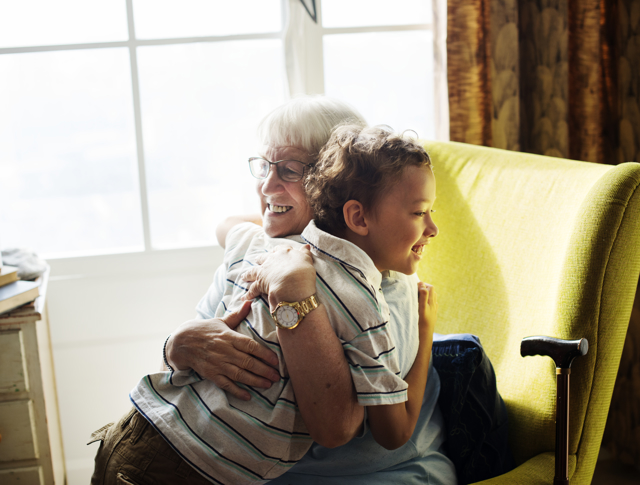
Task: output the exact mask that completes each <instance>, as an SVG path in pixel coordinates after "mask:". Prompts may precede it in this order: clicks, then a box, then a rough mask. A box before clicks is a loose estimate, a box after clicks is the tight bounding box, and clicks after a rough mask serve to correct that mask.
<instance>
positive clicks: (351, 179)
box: [304, 125, 431, 235]
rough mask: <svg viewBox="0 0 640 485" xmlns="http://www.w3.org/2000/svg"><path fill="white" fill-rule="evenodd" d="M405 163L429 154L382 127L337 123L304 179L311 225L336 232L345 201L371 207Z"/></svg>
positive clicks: (422, 161)
mask: <svg viewBox="0 0 640 485" xmlns="http://www.w3.org/2000/svg"><path fill="white" fill-rule="evenodd" d="M408 166H418V167H422V166H424V167H430V166H431V159H430V158H429V155H428V154H427V152H426V151H425V149H424V147H423V146H422V145H420V144H419V143H417V142H416V141H414V140H411V139H409V138H407V137H404V136H403V135H402V134H398V133H394V132H392V131H391V130H390V129H389V128H388V127H384V126H374V127H371V128H363V127H362V126H356V125H342V126H338V127H337V128H336V129H335V130H334V131H333V133H332V135H331V138H330V139H329V141H328V142H327V144H326V145H325V146H324V148H323V149H322V151H321V152H320V160H319V161H318V163H317V164H315V165H314V167H313V169H312V170H311V171H310V172H309V173H308V174H307V176H306V178H305V182H304V184H305V192H306V194H307V199H308V201H309V205H310V206H311V208H312V210H313V212H314V214H315V215H314V219H315V221H316V225H317V226H318V227H319V228H320V229H322V230H323V231H326V232H328V233H331V234H334V235H338V234H339V233H341V232H342V231H343V230H344V229H346V227H347V225H346V223H345V220H344V215H343V212H342V208H343V206H344V204H345V203H346V202H347V201H349V200H357V201H358V202H360V203H361V204H362V205H363V206H364V208H365V210H367V211H368V210H371V209H374V208H375V206H376V203H377V202H378V199H379V198H380V196H381V195H382V194H383V193H384V192H385V191H386V190H388V189H389V188H391V187H392V186H393V185H394V184H396V183H397V182H398V181H399V180H400V177H401V176H402V173H403V170H404V168H405V167H408Z"/></svg>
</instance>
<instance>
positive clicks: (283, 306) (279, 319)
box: [271, 295, 318, 330]
mask: <svg viewBox="0 0 640 485" xmlns="http://www.w3.org/2000/svg"><path fill="white" fill-rule="evenodd" d="M316 308H318V300H316V295H311V296H310V297H309V298H305V299H304V300H302V301H296V302H293V303H290V302H288V301H281V302H280V303H278V306H276V309H275V310H273V312H271V316H272V317H273V319H274V320H275V321H276V325H277V326H278V327H280V328H286V329H287V330H291V329H294V328H296V327H297V326H298V324H299V323H300V322H301V321H302V319H303V318H304V317H306V316H307V315H308V314H309V313H311V312H312V311H313V310H315V309H316Z"/></svg>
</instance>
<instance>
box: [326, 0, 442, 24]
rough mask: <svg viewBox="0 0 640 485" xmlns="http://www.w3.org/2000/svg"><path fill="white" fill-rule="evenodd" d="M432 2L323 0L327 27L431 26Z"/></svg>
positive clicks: (423, 0)
mask: <svg viewBox="0 0 640 485" xmlns="http://www.w3.org/2000/svg"><path fill="white" fill-rule="evenodd" d="M431 19H432V7H431V0H393V2H390V1H389V0H322V25H323V26H324V27H365V26H371V25H410V24H428V23H431Z"/></svg>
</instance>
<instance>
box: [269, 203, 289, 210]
mask: <svg viewBox="0 0 640 485" xmlns="http://www.w3.org/2000/svg"><path fill="white" fill-rule="evenodd" d="M289 209H291V206H289V205H271V204H269V210H270V211H271V212H287V211H288V210H289Z"/></svg>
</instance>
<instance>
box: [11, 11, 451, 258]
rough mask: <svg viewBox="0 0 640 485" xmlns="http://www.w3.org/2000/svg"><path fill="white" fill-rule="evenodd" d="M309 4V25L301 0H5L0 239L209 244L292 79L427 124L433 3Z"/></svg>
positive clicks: (248, 201)
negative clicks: (261, 126) (313, 8)
mask: <svg viewBox="0 0 640 485" xmlns="http://www.w3.org/2000/svg"><path fill="white" fill-rule="evenodd" d="M434 1H435V0H434ZM311 3H312V2H310V1H309V0H307V4H308V5H311ZM316 5H317V9H318V11H317V14H318V24H314V23H313V22H312V21H311V20H310V18H309V15H308V14H307V13H306V11H305V10H304V8H303V6H302V3H300V2H299V1H294V0H245V1H243V2H233V1H223V0H181V1H179V2H178V1H177V0H126V1H125V0H119V1H115V0H94V1H92V2H84V1H82V0H59V1H57V2H55V3H52V2H47V1H46V0H21V1H20V2H14V1H10V0H0V161H1V163H0V166H1V168H0V173H1V174H2V189H1V190H0V245H1V246H2V247H10V246H26V247H31V248H33V249H35V250H36V251H38V252H39V253H40V254H42V255H43V256H45V257H48V258H55V257H65V256H79V255H91V254H109V253H118V252H137V251H151V250H156V249H168V248H185V247H194V246H203V245H211V244H215V235H214V232H215V227H216V225H217V223H218V222H219V221H221V220H222V219H224V218H225V217H227V216H228V215H230V214H233V213H242V212H253V211H255V208H256V207H257V199H256V197H255V195H254V191H253V186H254V184H253V180H252V179H251V177H249V176H248V170H247V166H246V163H245V160H246V159H247V158H248V157H249V156H252V155H255V146H254V140H255V138H254V135H255V130H256V126H257V123H258V122H259V120H260V119H261V118H262V117H263V116H264V115H265V114H266V113H267V112H269V111H270V110H271V109H273V108H274V107H276V106H278V105H279V104H281V103H282V102H283V101H284V100H285V99H286V98H287V97H288V96H289V94H290V93H298V92H306V93H326V94H327V95H331V96H335V97H338V98H341V99H344V100H346V101H348V102H350V103H351V104H353V105H354V106H356V107H357V108H358V109H359V110H360V111H361V112H362V114H363V115H364V116H365V118H367V120H368V121H369V122H370V123H372V124H380V123H384V124H388V125H390V126H391V127H392V128H394V129H396V130H404V129H413V130H415V131H416V132H417V133H418V134H419V136H420V137H423V138H435V137H437V136H438V133H437V132H436V127H437V126H439V124H438V122H437V119H436V118H437V117H436V116H435V113H436V112H437V111H438V100H439V95H434V90H435V91H437V89H436V87H437V79H438V75H440V74H441V72H440V71H441V70H442V68H438V67H437V66H436V65H435V64H434V59H435V58H437V56H436V54H437V49H436V50H434V45H437V42H434V32H435V31H434V22H433V19H434V16H433V14H432V6H431V3H430V1H429V0H396V1H394V2H388V1H382V0H322V1H320V0H317V1H316ZM434 73H435V76H434ZM434 79H435V81H434ZM440 98H441V96H440Z"/></svg>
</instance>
